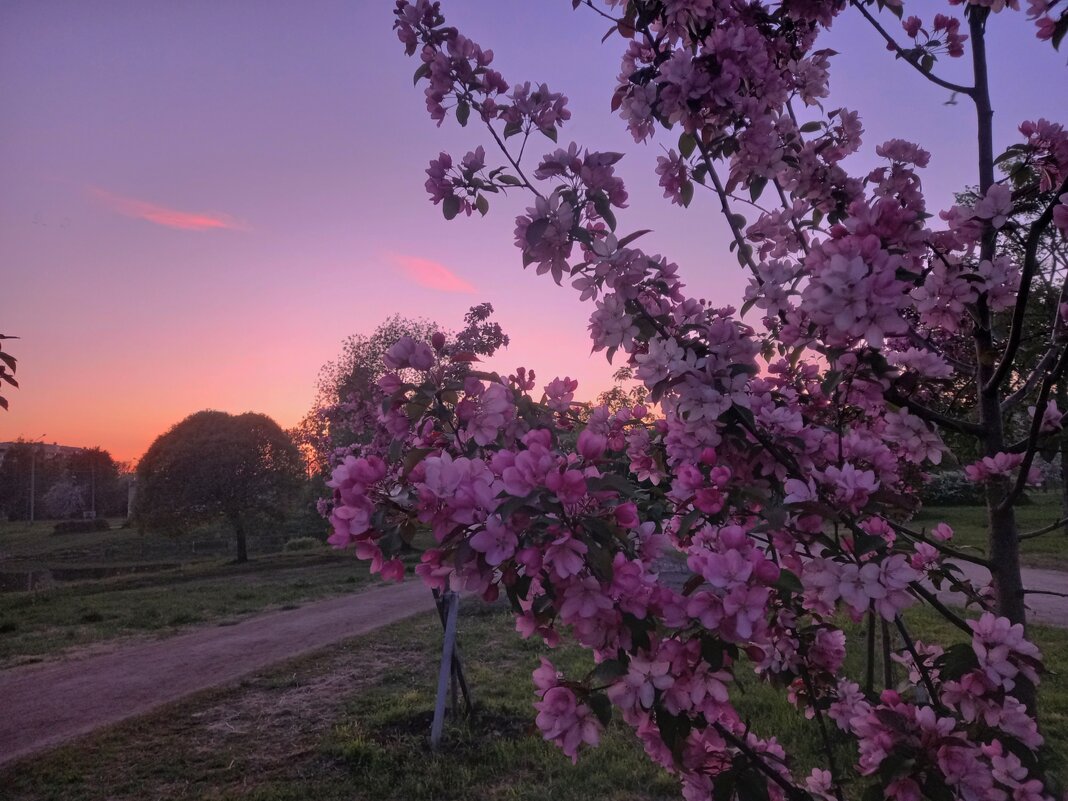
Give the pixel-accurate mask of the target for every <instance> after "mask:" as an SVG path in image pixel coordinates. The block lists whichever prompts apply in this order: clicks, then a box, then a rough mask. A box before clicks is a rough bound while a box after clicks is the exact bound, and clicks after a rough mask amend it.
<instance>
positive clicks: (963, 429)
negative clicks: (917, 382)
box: [883, 385, 985, 437]
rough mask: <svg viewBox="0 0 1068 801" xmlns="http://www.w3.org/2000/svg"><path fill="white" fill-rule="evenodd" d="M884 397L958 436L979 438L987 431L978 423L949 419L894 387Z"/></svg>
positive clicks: (955, 418) (954, 418)
mask: <svg viewBox="0 0 1068 801" xmlns="http://www.w3.org/2000/svg"><path fill="white" fill-rule="evenodd" d="M883 397H885V398H886V399H887V400H888V401H890V403H893V404H896V405H897V406H904V407H905V408H906V409H908V410H909V411H910V412H911V413H912V414H914V415H916V416H917V417H919V418H920V419H921V420H926V421H927V422H929V423H935V424H936V425H940V426H942V428H947V429H949V430H950V431H956V432H957V433H958V434H969V435H971V436H973V437H979V436H982V435H983V433H984V431H985V429H984V428H983V427H982V426H981V425H979V424H978V423H971V422H968V421H967V420H961V419H960V418H957V417H948V416H946V415H944V414H942V413H941V412H936V411H935V410H934V409H931V408H929V407H927V406H924V405H923V404H922V403H917V402H916V401H914V400H912V399H911V398H907V397H905V396H904V395H902V394H901V393H900V392H898V390H897V388H896V387H894V386H893V385H891V386H890V389H888V390H886V392H884V393H883Z"/></svg>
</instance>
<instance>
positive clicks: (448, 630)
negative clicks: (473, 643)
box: [430, 592, 460, 750]
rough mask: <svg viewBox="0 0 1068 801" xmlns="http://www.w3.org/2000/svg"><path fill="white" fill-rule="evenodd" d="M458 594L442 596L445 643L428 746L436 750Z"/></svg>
mask: <svg viewBox="0 0 1068 801" xmlns="http://www.w3.org/2000/svg"><path fill="white" fill-rule="evenodd" d="M459 600H460V599H459V596H458V595H457V594H456V593H455V592H446V593H444V595H443V596H442V604H443V606H444V609H443V612H444V614H445V643H444V645H443V646H442V649H441V667H440V668H439V669H438V697H437V700H436V702H435V704H434V722H433V724H431V727H430V747H431V748H433V749H434V750H437V748H438V745H440V743H441V732H442V729H443V728H444V727H445V699H446V697H447V696H448V692H449V678H450V677H451V676H452V667H453V665H452V661H453V651H454V649H455V647H456V613H457V611H458V609H459V606H460V604H459Z"/></svg>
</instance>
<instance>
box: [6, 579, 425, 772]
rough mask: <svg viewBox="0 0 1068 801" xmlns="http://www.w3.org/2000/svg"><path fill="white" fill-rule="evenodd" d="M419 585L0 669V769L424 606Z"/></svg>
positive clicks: (409, 584)
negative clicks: (76, 656) (80, 656)
mask: <svg viewBox="0 0 1068 801" xmlns="http://www.w3.org/2000/svg"><path fill="white" fill-rule="evenodd" d="M433 606H434V602H433V599H432V598H431V595H430V591H429V590H427V588H426V587H425V586H424V585H423V583H422V582H421V581H415V580H410V581H406V582H404V583H403V584H401V585H394V586H389V587H377V588H375V589H370V590H366V591H363V592H360V593H356V594H353V595H346V596H342V597H340V598H330V599H328V600H325V601H317V602H314V603H309V604H306V605H304V606H302V607H300V608H299V609H293V610H288V611H280V612H269V613H267V614H264V615H259V616H258V617H254V618H250V619H248V620H244V621H242V622H240V623H237V624H234V625H231V626H216V627H212V628H203V629H198V630H196V631H192V632H189V633H188V634H181V635H178V636H176V637H170V638H168V639H165V640H158V641H154V642H148V643H145V644H143V645H136V646H132V647H129V648H123V649H119V650H116V651H112V652H110V653H105V654H100V655H97V656H90V657H86V658H84V659H73V660H63V661H58V662H48V663H43V664H37V665H27V666H25V667H17V668H12V669H10V670H6V671H2V672H0V765H2V764H4V763H7V762H13V761H14V760H16V759H20V758H22V757H25V756H29V755H30V754H33V753H36V752H38V751H42V750H45V749H47V748H51V747H54V746H57V745H59V744H60V743H63V742H66V741H67V740H70V739H72V738H74V737H78V736H79V735H82V734H87V733H88V732H91V731H93V730H95V729H98V728H101V727H103V726H107V725H110V724H113V723H118V722H119V721H122V720H125V719H127V718H131V717H134V716H136V715H141V714H144V713H145V712H148V711H149V710H151V709H154V708H155V707H158V706H162V705H164V704H167V703H170V702H172V701H177V700H178V699H180V698H183V697H185V696H187V695H191V694H193V693H196V692H199V691H200V690H206V689H209V688H212V687H219V686H222V685H225V684H229V683H231V682H233V681H235V680H236V679H239V678H240V677H242V676H244V675H247V674H249V673H252V672H254V671H256V670H259V669H261V668H263V667H266V666H268V665H271V664H274V663H276V662H281V661H283V660H286V659H290V658H292V657H295V656H299V655H301V654H303V653H307V652H310V651H315V650H317V649H320V648H323V647H325V646H327V645H330V644H332V643H335V642H339V641H340V640H344V639H347V638H349V637H355V636H357V635H359V634H365V633H367V632H369V631H373V630H374V629H376V628H379V627H380V626H385V625H388V624H390V623H394V622H396V621H398V620H402V619H404V618H406V617H409V616H411V615H414V614H416V613H418V612H424V611H427V610H430V609H432V608H433Z"/></svg>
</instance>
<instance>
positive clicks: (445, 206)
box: [441, 195, 460, 220]
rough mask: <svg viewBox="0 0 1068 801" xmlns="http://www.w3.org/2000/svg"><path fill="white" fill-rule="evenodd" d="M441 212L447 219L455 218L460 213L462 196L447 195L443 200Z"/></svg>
mask: <svg viewBox="0 0 1068 801" xmlns="http://www.w3.org/2000/svg"><path fill="white" fill-rule="evenodd" d="M441 213H442V214H444V215H445V219H446V220H451V219H453V218H454V217H455V216H456V215H457V214H459V213H460V198H458V197H457V196H456V195H446V196H445V199H444V200H442V201H441Z"/></svg>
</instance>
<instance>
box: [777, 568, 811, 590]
mask: <svg viewBox="0 0 1068 801" xmlns="http://www.w3.org/2000/svg"><path fill="white" fill-rule="evenodd" d="M772 586H774V587H775V589H777V590H779V592H781V593H786V594H793V595H800V594H801V593H802V592H804V591H805V588H804V587H803V586H801V579H799V578H798V577H797V574H796V573H794V572H793V571H790V570H785V569H783V570H780V571H779V578H778V579H777V580H776V582H775V584H773V585H772Z"/></svg>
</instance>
